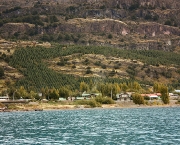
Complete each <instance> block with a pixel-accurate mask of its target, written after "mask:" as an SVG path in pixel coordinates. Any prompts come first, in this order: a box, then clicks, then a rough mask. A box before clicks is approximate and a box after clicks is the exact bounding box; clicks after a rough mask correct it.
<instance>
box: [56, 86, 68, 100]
mask: <svg viewBox="0 0 180 145" xmlns="http://www.w3.org/2000/svg"><path fill="white" fill-rule="evenodd" d="M69 95H70V90H69V89H68V88H67V87H61V88H60V89H59V96H60V97H63V98H66V99H67V98H68V97H69Z"/></svg>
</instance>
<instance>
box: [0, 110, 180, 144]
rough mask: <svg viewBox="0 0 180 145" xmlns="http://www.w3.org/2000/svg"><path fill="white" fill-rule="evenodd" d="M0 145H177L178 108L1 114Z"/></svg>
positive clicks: (178, 142)
mask: <svg viewBox="0 0 180 145" xmlns="http://www.w3.org/2000/svg"><path fill="white" fill-rule="evenodd" d="M0 144H4V145H6V144H12V145H14V144H23V145H24V144H38V145H41V144H43V145H44V144H47V145H48V144H49V145H50V144H57V145H60V144H63V145H64V144H65V145H74V144H75V145H81V144H83V145H90V144H96V145H102V144H105V145H116V144H117V145H119V144H120V145H122V144H133V145H134V144H142V145H144V144H147V145H148V144H152V145H155V144H163V145H165V144H168V145H169V144H173V145H174V144H180V108H144V109H141V108H137V109H85V110H60V111H40V112H5V113H0Z"/></svg>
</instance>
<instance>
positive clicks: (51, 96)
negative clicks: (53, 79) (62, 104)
mask: <svg viewBox="0 0 180 145" xmlns="http://www.w3.org/2000/svg"><path fill="white" fill-rule="evenodd" d="M58 93H59V92H58V90H56V89H55V88H53V89H52V90H50V93H49V99H51V100H58V99H59V94H58Z"/></svg>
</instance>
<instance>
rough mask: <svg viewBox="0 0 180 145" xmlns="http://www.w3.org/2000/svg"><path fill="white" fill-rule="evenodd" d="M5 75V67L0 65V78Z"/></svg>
mask: <svg viewBox="0 0 180 145" xmlns="http://www.w3.org/2000/svg"><path fill="white" fill-rule="evenodd" d="M3 76H4V69H3V67H0V78H1V77H3Z"/></svg>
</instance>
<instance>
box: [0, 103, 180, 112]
mask: <svg viewBox="0 0 180 145" xmlns="http://www.w3.org/2000/svg"><path fill="white" fill-rule="evenodd" d="M176 102H177V101H176V100H171V101H170V104H167V105H165V104H161V103H152V104H150V103H149V104H148V105H146V104H144V105H138V104H134V103H133V102H132V101H130V102H116V103H115V104H102V106H101V107H97V108H98V109H101V108H102V109H113V108H160V107H180V104H176ZM74 109H91V107H90V106H87V105H74V104H70V103H69V102H64V104H62V102H61V103H59V102H55V103H47V102H46V103H45V102H30V103H26V104H23V103H19V104H8V107H7V108H6V109H5V110H0V111H1V112H11V111H50V110H74Z"/></svg>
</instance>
